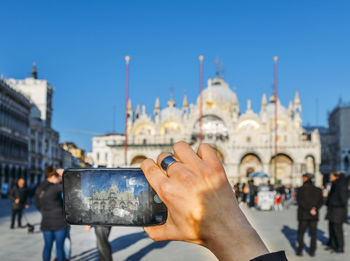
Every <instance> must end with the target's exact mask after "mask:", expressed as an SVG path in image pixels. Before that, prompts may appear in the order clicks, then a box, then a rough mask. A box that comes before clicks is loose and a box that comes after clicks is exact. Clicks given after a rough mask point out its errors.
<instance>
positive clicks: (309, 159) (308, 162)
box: [305, 155, 316, 174]
mask: <svg viewBox="0 0 350 261" xmlns="http://www.w3.org/2000/svg"><path fill="white" fill-rule="evenodd" d="M305 172H306V173H310V174H315V172H316V166H315V159H314V157H313V156H311V155H308V156H306V157H305Z"/></svg>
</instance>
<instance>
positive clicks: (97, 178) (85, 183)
mask: <svg viewBox="0 0 350 261" xmlns="http://www.w3.org/2000/svg"><path fill="white" fill-rule="evenodd" d="M141 175H142V176H141ZM125 177H126V176H125V175H118V174H115V175H112V174H111V173H106V172H105V173H103V172H102V173H97V174H96V173H93V172H86V173H84V175H82V178H81V188H82V189H81V190H82V192H81V193H82V196H83V197H87V196H91V195H92V192H93V191H92V190H93V189H94V190H96V191H99V192H101V191H102V190H109V189H110V187H111V186H112V184H116V185H117V187H118V189H119V190H120V191H121V192H124V191H125V190H131V189H134V194H135V195H136V196H139V194H140V193H141V192H142V191H145V190H148V188H149V186H148V182H147V180H146V178H145V177H144V175H143V173H141V174H140V173H129V174H128V179H126V178H125ZM131 179H132V182H133V183H132V184H129V182H130V180H131Z"/></svg>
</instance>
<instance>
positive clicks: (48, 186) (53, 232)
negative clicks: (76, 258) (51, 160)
mask: <svg viewBox="0 0 350 261" xmlns="http://www.w3.org/2000/svg"><path fill="white" fill-rule="evenodd" d="M62 172H63V171H56V170H55V169H53V168H52V167H51V166H49V167H48V168H47V170H46V173H45V176H46V179H45V181H43V182H42V183H41V184H40V185H39V187H38V188H37V190H36V192H35V206H36V207H37V209H38V210H39V211H40V213H41V216H42V219H41V224H40V228H41V231H42V233H43V237H44V249H43V260H44V261H50V259H51V250H52V245H53V242H54V241H55V242H56V257H57V260H58V261H65V254H64V240H65V238H66V233H67V224H66V221H65V218H64V213H63V199H62V184H60V181H61V176H62Z"/></svg>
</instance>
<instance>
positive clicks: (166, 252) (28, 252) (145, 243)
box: [0, 199, 350, 261]
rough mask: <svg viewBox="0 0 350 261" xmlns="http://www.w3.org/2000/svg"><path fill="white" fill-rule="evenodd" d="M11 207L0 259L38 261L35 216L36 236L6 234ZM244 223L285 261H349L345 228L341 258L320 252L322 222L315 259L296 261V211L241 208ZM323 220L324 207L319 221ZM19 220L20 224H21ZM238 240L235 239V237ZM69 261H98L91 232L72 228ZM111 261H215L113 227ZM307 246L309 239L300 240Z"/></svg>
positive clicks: (4, 218)
mask: <svg viewBox="0 0 350 261" xmlns="http://www.w3.org/2000/svg"><path fill="white" fill-rule="evenodd" d="M9 207H10V205H9V201H8V200H4V199H0V260H1V261H20V260H28V261H31V260H33V261H34V260H41V251H42V247H43V240H42V235H41V233H40V232H39V231H38V230H39V223H40V214H39V213H38V212H37V211H36V210H35V209H34V208H33V207H31V208H30V209H28V210H26V211H25V212H26V217H27V219H28V220H29V221H30V222H31V223H33V224H35V225H36V233H34V234H27V232H26V229H15V230H10V229H9V226H10V220H9V219H10V216H9V215H10V208H9ZM242 208H243V210H244V211H245V213H246V214H247V216H248V218H249V220H250V221H251V222H252V224H253V225H254V227H255V228H256V229H257V231H258V232H259V234H260V235H261V237H262V238H263V239H264V241H265V242H266V244H267V245H268V247H269V248H270V250H272V251H277V250H280V249H283V250H285V251H286V253H287V256H288V259H289V260H296V261H299V260H321V261H323V260H327V261H328V260H335V261H338V260H349V259H350V256H349V254H350V244H349V242H350V226H349V225H344V230H345V233H346V238H345V241H346V253H345V254H330V253H329V252H328V251H325V250H324V247H323V246H322V244H321V242H322V241H326V240H327V234H328V232H327V223H326V221H324V220H321V221H320V222H319V231H318V238H319V240H318V249H317V252H316V258H311V257H309V256H308V254H307V252H305V253H304V256H303V257H296V256H295V254H294V250H293V249H294V248H295V240H296V228H297V222H296V219H295V217H296V208H295V206H292V207H291V208H290V209H289V210H284V211H281V212H260V211H256V210H251V209H247V208H246V207H242ZM324 215H325V208H323V210H322V213H321V217H324ZM24 221H25V220H24V219H23V223H24ZM237 236H239V235H237ZM71 237H72V242H73V243H72V257H73V258H72V260H82V261H87V260H97V251H96V248H95V236H94V232H93V231H90V232H86V231H85V230H84V227H82V226H72V231H71ZM110 241H111V244H112V249H113V259H114V260H129V261H131V260H145V261H147V260H148V261H151V260H152V261H160V260H170V261H172V260H174V261H175V260H191V261H192V260H194V261H196V260H203V261H214V260H216V258H215V257H214V256H213V255H212V254H211V253H210V252H209V251H208V250H207V249H205V248H203V247H200V246H196V245H193V244H188V243H183V242H153V241H152V240H151V239H150V238H149V237H148V236H147V234H146V233H145V232H143V230H142V229H141V228H128V227H113V228H112V232H111V235H110ZM305 242H306V243H307V244H308V243H309V239H308V236H307V235H305Z"/></svg>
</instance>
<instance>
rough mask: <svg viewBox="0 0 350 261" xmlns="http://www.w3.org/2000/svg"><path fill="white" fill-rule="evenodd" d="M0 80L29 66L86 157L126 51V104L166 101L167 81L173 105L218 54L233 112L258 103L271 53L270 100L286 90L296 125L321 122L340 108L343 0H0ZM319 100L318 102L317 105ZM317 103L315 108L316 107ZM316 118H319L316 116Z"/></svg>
mask: <svg viewBox="0 0 350 261" xmlns="http://www.w3.org/2000/svg"><path fill="white" fill-rule="evenodd" d="M0 10H1V15H0V34H1V41H0V73H1V74H4V75H5V76H6V77H15V78H24V77H27V76H28V75H29V72H30V69H31V64H32V62H33V61H34V60H35V61H36V62H37V65H38V72H39V78H46V79H48V80H49V81H50V83H51V84H52V85H54V86H55V96H54V105H53V106H54V118H53V126H54V128H55V129H57V130H58V131H59V132H60V136H61V142H63V141H74V142H76V143H77V145H79V146H82V147H83V148H85V149H87V150H89V149H90V148H91V136H89V135H84V134H78V133H71V132H68V131H67V129H80V130H87V131H92V132H97V133H105V132H108V131H111V130H112V129H113V107H116V113H115V119H116V131H118V132H123V128H124V86H125V67H124V56H125V55H130V56H131V62H130V97H131V99H132V101H133V105H134V106H135V105H136V104H137V103H140V104H146V106H147V111H148V112H151V111H152V110H153V106H154V101H155V97H156V96H159V97H160V100H161V105H162V106H163V107H164V106H166V102H167V100H168V99H169V94H170V89H171V86H173V90H174V98H175V100H176V102H177V104H178V105H180V104H181V102H182V98H183V95H184V93H185V92H186V93H187V95H188V98H189V101H190V102H194V101H195V99H196V97H197V95H198V92H199V75H198V74H199V68H198V56H199V55H200V54H203V55H204V57H205V60H204V79H205V82H206V79H207V78H208V77H212V76H214V75H215V66H214V61H215V58H216V57H217V56H218V57H220V59H221V60H222V62H223V63H224V66H225V80H226V81H228V82H229V84H230V85H231V86H232V87H233V86H234V87H235V88H236V91H237V95H238V99H239V101H240V103H241V110H242V111H245V108H246V100H247V99H249V98H250V99H251V100H252V107H253V109H254V110H258V109H259V108H260V102H261V96H262V94H263V92H266V93H267V94H268V95H270V94H271V93H272V82H273V60H272V58H273V56H275V55H277V56H279V82H278V83H279V97H280V99H281V101H282V103H283V104H284V105H285V106H287V105H288V101H289V100H290V99H293V97H294V93H295V91H296V90H298V91H299V92H300V95H301V99H302V104H303V123H304V124H305V125H306V124H307V123H309V124H311V125H314V124H316V123H318V124H321V125H325V124H327V112H328V111H330V110H331V109H332V108H334V106H336V104H337V103H338V100H339V98H340V97H341V98H342V99H343V100H344V101H350V98H349V96H350V72H349V71H350V52H349V46H350V16H349V13H350V2H349V1H340V0H337V1H325V0H309V1H297V0H296V1H282V0H275V1H272V0H264V1H261V0H255V1H253V0H244V1H243V0H242V1H232V0H231V1H219V0H216V1H188V0H187V1H182V0H177V1H153V0H148V1H133V0H129V1H102V0H100V1H87V0H84V1H78V0H75V1H65V0H60V1H48V0H46V1H35V0H33V1H25V0H23V1H16V0H13V1H1V2H0ZM317 101H318V102H317ZM316 103H318V110H316V108H317V106H316ZM317 115H318V117H317Z"/></svg>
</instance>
